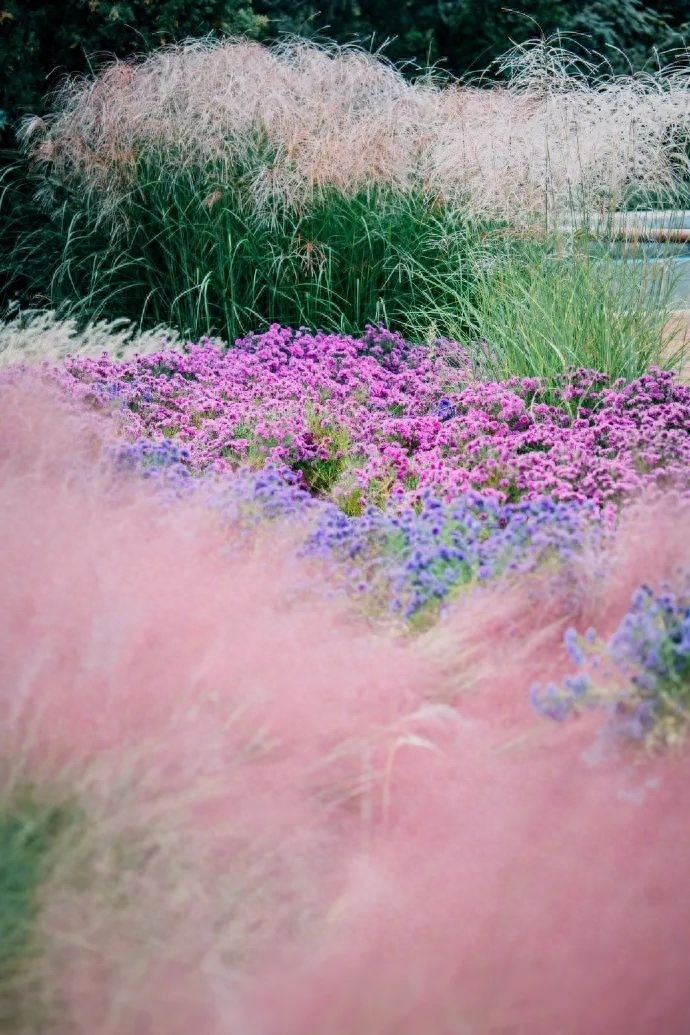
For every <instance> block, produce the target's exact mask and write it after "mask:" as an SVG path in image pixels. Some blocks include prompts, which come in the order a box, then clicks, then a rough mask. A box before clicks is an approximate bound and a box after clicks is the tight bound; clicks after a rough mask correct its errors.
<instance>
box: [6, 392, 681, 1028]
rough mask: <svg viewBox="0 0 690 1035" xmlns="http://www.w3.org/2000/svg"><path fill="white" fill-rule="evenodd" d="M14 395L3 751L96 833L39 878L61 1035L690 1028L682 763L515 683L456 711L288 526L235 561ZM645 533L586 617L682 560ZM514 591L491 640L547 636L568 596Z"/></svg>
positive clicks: (676, 539) (206, 519)
mask: <svg viewBox="0 0 690 1035" xmlns="http://www.w3.org/2000/svg"><path fill="white" fill-rule="evenodd" d="M0 404H1V405H0V477H1V478H2V484H3V494H2V500H1V502H0V534H1V535H2V543H3V552H2V561H1V562H0V592H1V594H2V600H3V610H4V619H3V624H2V626H0V672H1V678H0V686H1V687H2V688H3V689H2V693H1V694H0V735H1V736H2V744H3V750H2V756H3V759H5V760H9V763H10V765H11V766H12V767H13V770H14V777H13V778H14V779H16V778H17V774H18V773H20V774H21V776H22V778H24V779H27V780H32V781H34V782H36V783H37V785H39V786H40V784H41V782H42V781H56V780H58V781H60V785H61V786H65V787H69V788H71V790H72V793H73V794H74V795H75V796H76V798H77V800H78V801H79V802H80V804H81V806H82V808H83V811H84V816H85V830H86V833H84V835H83V836H82V838H81V839H80V840H79V841H78V842H77V843H76V844H75V845H74V846H73V852H72V854H70V853H69V852H67V851H66V852H65V854H64V855H63V857H62V858H61V860H60V861H59V862H58V864H56V867H55V868H54V870H53V872H52V873H51V875H50V877H49V878H48V880H47V882H46V884H45V885H44V887H43V889H42V894H41V911H40V917H39V921H38V923H39V928H40V932H41V940H42V947H43V953H42V956H41V957H40V958H39V959H37V960H34V961H33V963H32V966H33V967H34V968H36V972H37V974H38V975H39V976H40V978H41V980H42V982H43V983H44V986H45V987H46V988H47V989H49V990H50V991H51V992H52V993H54V995H53V998H54V1000H55V1004H56V1006H55V1011H54V1016H53V1018H52V1020H51V1027H50V1028H44V1029H42V1030H43V1031H44V1032H45V1031H50V1032H54V1033H55V1035H68V1033H70V1035H72V1033H83V1035H87V1033H88V1035H106V1033H107V1035H115V1033H117V1035H188V1032H189V1031H191V1030H194V1029H197V1030H199V1031H200V1032H204V1035H227V1033H228V1032H230V1031H232V1032H242V1035H298V1033H299V1035H316V1033H318V1035H350V1033H351V1032H352V1031H354V1030H358V1031H361V1032H362V1033H363V1035H451V1033H452V1035H459V1033H464V1032H471V1033H479V1035H498V1033H499V1032H501V1033H505V1032H507V1031H515V1032H521V1033H522V1032H529V1033H530V1035H547V1033H548V1035H552V1033H554V1032H559V1033H562V1035H576V1033H579V1032H582V1031H586V1032H588V1033H592V1035H624V1033H625V1035H648V1033H650V1032H656V1031H663V1032H664V1033H669V1035H683V1033H684V1032H685V1031H686V1028H687V1017H688V1012H689V1010H690V995H689V993H688V988H689V987H690V982H689V981H688V978H689V976H690V975H689V973H688V962H687V961H688V948H689V947H690V946H689V944H688V939H689V937H690V936H689V935H688V931H689V930H690V898H689V897H688V895H687V873H688V867H689V865H690V840H689V839H688V838H687V835H686V816H687V810H688V807H689V806H690V780H689V779H688V777H689V776H690V773H689V772H688V765H689V763H688V759H687V757H685V756H679V757H677V758H668V757H667V758H656V759H654V758H640V759H635V758H633V757H632V756H630V757H628V756H627V755H626V754H625V753H624V752H623V753H621V752H617V751H612V752H610V753H608V754H606V753H604V754H603V755H601V756H600V757H598V758H597V757H595V756H593V754H592V751H591V744H592V737H593V734H594V731H595V727H596V724H595V719H594V718H592V719H591V721H590V720H589V719H587V720H583V721H582V722H580V723H579V724H575V725H573V726H570V727H564V728H561V727H553V726H551V725H550V724H548V723H544V722H540V721H539V720H537V719H535V718H534V717H533V716H532V715H530V714H529V711H528V708H527V705H525V710H524V712H523V713H522V714H520V715H517V714H515V715H514V716H513V718H512V720H511V721H510V723H509V724H508V726H509V728H508V727H507V725H506V722H505V721H504V718H503V716H502V708H503V707H504V706H509V705H508V703H507V702H502V701H501V700H499V699H498V697H497V696H496V695H495V696H493V697H491V695H487V696H486V698H484V705H483V706H477V705H475V707H473V708H472V709H465V706H464V699H463V700H461V701H460V703H459V706H458V708H457V709H451V708H450V707H448V706H446V705H444V704H442V703H441V702H442V700H443V699H444V697H445V698H446V699H447V698H448V696H449V695H450V675H452V674H453V673H452V665H451V664H450V659H451V654H450V653H449V652H450V647H448V648H447V649H446V651H442V650H441V649H440V648H438V649H437V648H434V649H430V650H427V651H425V649H424V644H423V641H411V642H401V641H396V640H393V639H391V638H390V637H389V636H388V635H386V634H384V633H378V634H375V633H374V631H372V630H371V629H369V628H367V627H366V626H364V625H363V624H361V623H359V622H358V621H357V620H356V619H355V618H354V617H353V616H352V615H351V614H348V612H347V611H346V610H344V609H343V608H340V607H339V606H338V605H337V604H335V603H333V602H332V601H328V600H326V599H324V595H323V592H322V590H321V588H320V586H319V584H318V582H316V583H314V582H311V580H310V577H307V576H306V575H304V574H302V573H301V571H302V570H301V569H300V568H299V566H298V562H297V560H296V559H295V557H294V544H293V542H292V540H291V536H290V533H289V531H288V530H285V529H282V530H281V529H280V528H279V527H278V528H276V526H274V531H273V534H272V536H271V538H270V539H269V538H268V537H265V536H264V537H261V536H259V537H258V538H257V541H256V546H255V547H254V548H249V547H247V546H246V544H245V545H244V546H243V547H241V548H240V547H239V546H238V545H237V544H236V543H235V541H234V539H233V536H232V532H231V530H228V528H227V527H221V526H220V524H219V523H218V522H217V520H216V519H214V518H213V517H212V516H210V515H209V514H208V513H207V512H205V511H204V510H203V509H202V508H201V507H200V506H198V505H196V504H194V502H193V501H186V502H183V503H180V505H179V507H176V508H170V509H165V508H162V507H161V505H160V502H159V501H158V500H157V499H156V497H155V496H154V495H153V494H151V493H150V490H149V489H148V488H147V487H146V486H145V485H140V484H139V483H138V482H136V481H135V480H134V479H132V480H131V481H127V480H123V481H121V482H120V483H116V482H114V481H113V479H112V474H111V471H110V470H109V468H108V464H107V461H106V460H105V459H104V458H103V455H104V454H103V445H104V444H107V435H108V431H107V426H106V425H105V424H102V423H98V422H96V421H94V422H92V423H91V424H90V425H87V428H88V431H87V432H85V430H84V429H85V425H84V420H85V418H84V417H83V416H82V415H80V414H79V413H78V412H77V411H72V412H66V411H65V409H64V403H60V402H58V401H57V400H56V396H55V395H54V394H53V392H51V391H49V390H48V389H47V388H45V389H44V390H43V391H39V389H38V387H37V385H36V383H35V381H34V380H33V379H32V380H31V381H29V382H26V381H24V380H23V379H22V378H17V379H15V382H14V383H11V382H7V383H5V384H4V385H3V386H2V389H1V391H0ZM99 458H100V459H99ZM658 506H659V507H660V506H661V505H660V504H659V505H658ZM648 513H649V516H645V512H644V511H643V510H642V509H641V510H640V516H639V517H636V518H634V519H631V521H630V524H629V525H628V526H625V530H624V533H623V535H622V538H621V546H620V550H619V553H620V560H619V561H616V560H615V559H614V561H613V572H614V575H613V589H612V591H611V595H610V597H609V598H608V602H607V598H606V592H607V589H606V583H596V587H595V592H596V593H597V594H603V597H602V599H601V600H600V601H599V602H597V603H595V604H594V605H591V604H590V603H588V602H587V601H588V599H589V591H588V594H587V597H586V600H585V602H582V603H580V604H579V605H578V606H579V607H580V608H581V609H582V613H583V615H584V614H585V612H587V609H588V608H589V609H590V610H592V608H593V610H594V611H596V613H597V614H599V617H601V614H604V615H605V616H606V620H608V614H609V612H608V608H610V609H611V616H610V617H611V620H612V621H613V619H614V615H613V611H614V610H615V609H617V608H618V607H619V606H621V607H622V606H624V597H625V593H626V592H627V587H628V583H629V584H630V585H632V584H633V583H634V582H635V580H636V579H637V578H638V577H647V574H648V573H649V572H650V570H651V567H652V566H655V571H657V572H660V573H664V574H665V573H666V569H667V568H668V569H669V570H670V569H671V568H672V562H673V550H674V548H677V550H678V551H683V550H685V549H687V548H686V547H683V544H682V537H681V536H680V533H678V534H676V533H674V532H673V526H672V516H671V515H670V514H668V515H667V516H666V517H663V515H661V511H660V510H658V511H657V512H654V511H650V512H648ZM662 518H663V520H662ZM645 522H646V523H645ZM670 533H672V534H671V535H670V538H669V534H670ZM652 538H653V539H654V542H655V544H656V545H652V542H651V540H652ZM676 556H677V557H678V559H679V561H680V560H682V559H683V557H684V556H685V554H684V553H683V552H680V553H678V554H676ZM616 572H618V574H616ZM574 578H576V576H574ZM582 579H584V576H583V577H582ZM576 584H577V585H581V586H584V585H586V583H585V582H584V581H582V580H581V581H580V582H579V583H578V582H577V579H576ZM531 585H532V586H533V587H534V586H535V585H537V586H538V583H532V584H531ZM505 595H506V599H507V601H508V602H507V603H506V605H505V608H504V612H503V613H504V615H505V621H504V622H502V623H501V624H500V626H499V627H498V628H497V629H496V634H497V637H498V636H500V637H501V638H503V639H504V640H505V642H508V643H511V642H514V640H511V637H514V636H515V630H516V625H515V619H516V617H517V616H522V617H521V620H522V623H523V625H522V629H523V631H524V633H525V636H526V637H527V638H528V639H529V638H532V637H535V636H536V635H537V634H538V632H539V628H540V625H541V623H542V622H543V620H544V618H545V617H546V616H547V614H548V608H547V607H544V608H543V609H542V610H541V611H540V610H539V609H532V610H531V611H529V612H525V610H524V604H525V601H526V600H528V599H529V594H527V596H526V591H525V590H523V588H522V587H518V588H516V589H515V590H511V591H506V594H505ZM573 599H575V600H576V601H577V600H579V599H580V598H579V597H577V594H576V595H575V597H574V598H573ZM487 600H490V597H481V598H480V597H471V598H469V599H468V605H467V606H468V611H467V615H468V617H467V619H466V621H467V622H468V623H469V622H470V621H471V620H472V616H473V615H474V617H475V619H476V629H477V631H478V632H479V631H480V630H481V629H482V621H481V616H482V612H484V613H487V612H488V611H490V610H491V607H487V603H486V601H487ZM625 603H627V601H626V602H625ZM570 606H573V605H572V603H571V605H570ZM473 608H474V610H473ZM521 608H522V610H521ZM511 613H512V617H511ZM556 617H558V615H557V616H556ZM587 617H588V618H589V613H588V614H587ZM463 621H465V619H464V618H461V616H460V611H458V614H457V617H452V616H451V617H450V618H449V619H448V630H447V631H448V642H449V643H452V641H453V638H455V640H456V648H455V649H456V655H455V666H456V669H460V668H461V666H462V665H463V663H464V653H465V650H464V647H463V642H462V636H461V631H462V630H460V629H457V628H456V627H455V625H454V623H460V624H462V622H463ZM466 628H467V629H468V628H469V626H466ZM429 642H430V641H429ZM498 642H499V641H498V640H497V639H496V638H494V639H491V640H484V641H483V646H484V650H485V651H486V652H487V653H490V654H491V656H492V658H493V659H494V662H493V664H494V675H493V679H494V682H495V684H496V685H497V686H498V685H499V684H501V685H504V684H505V685H506V686H508V685H509V686H511V687H514V692H515V694H516V695H517V694H518V693H520V694H522V696H523V699H525V700H526V691H527V685H525V686H524V689H522V690H521V689H520V681H521V678H520V677H521V674H522V672H521V665H522V657H521V656H519V664H516V663H515V661H514V659H513V658H512V657H511V656H510V653H509V652H505V653H503V654H500V653H499V652H498V651H497V649H496V648H497V643H498ZM532 649H533V651H534V652H536V653H537V654H538V656H539V657H540V658H542V659H544V661H545V662H547V663H549V653H548V651H547V650H545V648H544V646H543V644H540V643H536V644H535V643H533V644H532ZM535 656H536V655H535ZM449 670H451V671H450V675H449ZM46 994H47V993H46Z"/></svg>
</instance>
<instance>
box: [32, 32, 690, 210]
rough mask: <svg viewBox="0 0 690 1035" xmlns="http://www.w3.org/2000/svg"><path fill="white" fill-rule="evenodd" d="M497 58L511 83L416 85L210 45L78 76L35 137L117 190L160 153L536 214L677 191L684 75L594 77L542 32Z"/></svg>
mask: <svg viewBox="0 0 690 1035" xmlns="http://www.w3.org/2000/svg"><path fill="white" fill-rule="evenodd" d="M501 71H502V73H503V72H505V73H506V74H507V76H508V78H507V81H506V82H505V83H503V84H501V83H500V82H499V81H496V83H494V85H493V87H492V88H491V89H481V90H480V89H476V88H473V87H469V86H466V85H463V84H462V83H459V82H457V81H448V80H446V82H445V83H442V82H440V81H439V79H438V77H436V78H434V76H433V75H426V76H424V77H421V78H420V79H418V80H417V81H415V82H411V81H409V80H406V79H405V78H404V77H403V75H402V73H401V71H400V70H399V69H397V68H395V67H394V66H393V65H391V64H390V63H388V62H387V61H385V60H384V59H383V58H382V57H381V56H380V55H372V54H369V53H366V52H364V51H362V50H359V49H357V48H354V47H335V46H332V47H323V46H317V45H315V44H313V43H309V42H306V41H304V40H292V41H289V42H284V43H281V44H279V45H275V46H273V47H266V46H261V45H259V44H257V43H253V42H249V41H247V40H240V39H226V40H224V41H221V42H213V41H210V40H197V41H190V42H187V43H184V44H181V45H179V46H175V47H171V48H166V49H162V50H160V51H157V52H156V53H154V54H151V55H150V56H148V57H146V58H145V59H143V60H137V61H132V62H129V63H123V62H116V63H114V64H112V65H110V66H109V67H107V68H105V69H104V70H103V71H102V72H101V74H100V75H98V76H97V77H96V78H95V79H69V80H67V81H66V82H65V84H64V86H63V88H62V90H61V92H60V93H59V95H58V96H57V98H56V101H55V108H54V112H53V114H52V115H49V116H47V117H46V118H44V119H32V120H29V121H27V123H26V124H25V127H24V139H25V142H26V145H27V147H28V149H29V152H30V154H31V155H32V156H33V158H34V159H35V160H36V161H37V162H39V163H43V164H45V165H46V166H48V167H49V168H50V169H51V171H52V172H53V173H55V174H57V175H58V177H60V178H62V179H65V178H66V179H72V178H73V177H76V178H77V179H78V180H79V181H80V182H81V183H82V184H83V185H85V186H86V187H88V188H91V189H93V190H95V191H96V192H98V193H99V194H100V195H101V196H102V198H103V199H106V198H107V199H109V200H111V201H112V200H113V199H114V198H116V197H117V196H118V195H119V194H120V193H121V192H122V191H123V190H124V189H126V187H127V186H128V184H129V183H131V182H132V177H133V176H135V175H136V169H137V162H138V161H139V160H141V159H142V157H152V156H158V158H159V159H160V160H161V161H164V162H167V163H169V164H170V166H171V168H172V169H174V168H176V167H180V166H186V165H192V166H194V167H203V166H205V165H207V164H209V163H219V166H218V175H219V178H220V179H221V180H222V179H223V176H224V175H225V176H226V177H227V178H228V179H231V178H232V177H233V175H236V170H237V169H238V168H242V169H243V170H244V171H245V175H246V181H247V183H248V185H249V190H250V194H253V196H254V200H255V203H256V204H257V205H258V206H259V207H261V206H264V205H266V204H268V203H269V202H271V201H272V200H276V199H278V200H281V201H287V202H288V203H291V204H297V205H301V204H303V203H304V202H305V201H307V200H308V199H309V198H310V197H312V196H313V193H314V191H317V192H318V191H319V190H320V189H322V188H326V187H335V188H336V189H337V190H339V191H342V192H344V193H346V194H352V193H356V192H357V191H360V190H362V189H365V188H367V187H369V186H371V185H386V186H393V187H394V188H397V189H399V190H402V191H409V190H414V189H422V190H426V191H429V192H431V193H432V194H433V195H434V196H438V197H439V199H441V200H444V201H450V202H452V203H455V204H461V203H462V204H468V205H469V208H470V211H471V212H472V213H474V214H477V215H485V214H486V215H494V216H496V215H499V216H508V217H510V218H517V219H527V220H528V221H529V220H533V219H534V217H535V216H538V217H540V218H542V219H543V217H544V216H546V217H547V219H548V218H550V216H551V215H552V214H553V215H554V217H556V216H557V215H559V214H562V213H563V212H565V211H571V210H572V209H573V207H575V208H583V207H584V208H585V209H586V210H587V211H591V212H597V211H602V210H606V211H609V210H613V209H615V208H617V207H618V206H619V205H620V204H621V203H623V202H624V200H625V197H626V194H627V193H628V192H630V191H631V190H635V191H638V192H639V191H642V192H645V191H655V192H656V193H657V194H659V193H660V192H662V193H663V192H666V193H668V195H669V197H671V196H675V195H676V194H677V192H678V189H679V184H680V181H681V179H682V176H683V175H685V174H687V171H688V165H689V160H688V142H689V141H690V76H689V74H688V71H687V70H678V69H675V70H669V71H667V72H665V71H659V72H658V73H655V74H648V75H628V76H612V75H609V74H606V72H605V70H604V71H601V70H599V71H598V72H596V70H593V69H592V68H591V67H589V68H588V72H589V74H588V75H587V76H585V75H582V74H581V73H582V68H581V66H578V65H577V64H575V63H574V60H573V59H572V57H571V56H570V55H568V54H567V52H565V51H564V50H562V49H560V48H558V47H554V46H551V45H550V44H549V43H548V42H544V41H540V42H538V43H534V44H531V45H525V46H524V47H522V48H520V49H519V50H518V51H515V52H513V53H512V54H511V55H509V56H508V57H507V58H506V60H505V61H504V64H503V66H502V69H501ZM594 72H596V75H595V77H594V78H592V75H593V74H594Z"/></svg>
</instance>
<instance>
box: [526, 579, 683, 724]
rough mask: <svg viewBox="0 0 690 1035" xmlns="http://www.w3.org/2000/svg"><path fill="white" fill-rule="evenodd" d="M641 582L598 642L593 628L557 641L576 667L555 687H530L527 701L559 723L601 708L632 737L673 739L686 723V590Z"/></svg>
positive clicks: (571, 631) (574, 632) (571, 630)
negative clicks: (606, 636) (627, 606)
mask: <svg viewBox="0 0 690 1035" xmlns="http://www.w3.org/2000/svg"><path fill="white" fill-rule="evenodd" d="M688 585H690V584H686V587H685V589H684V591H682V592H679V593H675V592H673V591H672V590H670V589H665V590H664V591H663V592H661V593H655V592H654V591H653V590H652V589H651V588H650V587H649V586H646V585H644V586H642V587H641V588H640V589H639V590H638V591H637V592H636V593H635V595H634V597H633V599H632V604H631V607H630V610H629V611H628V613H627V614H626V615H625V616H624V618H623V619H622V621H621V623H620V625H619V626H618V629H617V630H616V632H615V633H614V634H613V636H612V637H611V638H610V639H609V640H608V641H607V642H605V643H604V642H602V641H601V640H600V639H599V638H598V637H597V635H596V633H595V631H594V630H593V629H589V630H588V631H587V632H586V633H585V634H584V636H578V634H577V633H576V631H575V629H572V628H571V629H568V631H567V633H566V636H565V642H566V646H567V648H568V651H569V653H570V656H571V658H572V660H573V661H574V662H575V664H576V665H577V666H578V668H579V669H580V671H579V672H578V674H576V675H572V676H568V677H566V679H565V680H564V681H563V684H562V686H561V687H559V686H557V685H556V684H555V683H549V684H548V685H547V686H546V687H545V689H542V688H541V687H540V686H538V685H535V686H534V687H533V688H532V693H531V697H532V703H533V704H534V706H535V708H536V709H537V711H539V712H540V713H541V714H543V715H546V716H548V717H549V718H552V719H556V720H558V721H563V720H565V719H567V718H568V717H570V716H572V715H575V714H577V713H578V712H579V711H581V710H582V708H584V707H589V708H592V707H594V708H599V707H603V708H606V709H607V710H608V711H609V712H610V714H611V718H612V720H613V724H614V727H615V728H616V730H617V731H618V732H620V733H622V734H624V735H625V736H627V737H632V738H633V739H635V740H644V741H647V742H652V743H659V742H660V743H674V742H675V741H677V740H678V739H679V737H680V736H681V735H682V733H683V732H684V731H685V728H686V727H687V725H688V723H689V722H690V592H689V590H688Z"/></svg>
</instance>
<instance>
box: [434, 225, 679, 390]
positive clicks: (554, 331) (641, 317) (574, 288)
mask: <svg viewBox="0 0 690 1035" xmlns="http://www.w3.org/2000/svg"><path fill="white" fill-rule="evenodd" d="M667 272H668V271H667V269H666V266H665V265H664V263H649V262H642V263H638V264H636V263H629V262H623V261H614V260H613V259H611V258H610V257H607V256H599V257H597V256H595V255H590V254H588V253H586V252H579V253H578V252H577V251H572V252H570V254H559V249H555V250H554V249H553V248H551V247H544V246H540V245H538V244H536V243H534V244H529V245H527V244H515V243H511V242H510V241H509V240H506V242H505V244H504V247H503V248H502V249H501V248H499V247H497V248H496V250H495V252H494V255H493V257H492V258H491V259H490V261H489V262H488V263H487V264H486V265H485V267H484V269H483V270H481V271H478V272H477V276H476V280H475V283H474V287H473V292H472V295H471V296H468V295H466V294H464V293H463V294H459V295H458V297H457V298H456V300H455V304H454V305H446V306H445V307H442V308H439V307H438V306H436V305H435V303H434V301H433V298H432V293H431V291H430V295H429V303H428V305H427V307H426V308H425V309H422V310H420V312H419V313H417V314H416V318H415V321H414V322H415V323H416V332H417V335H418V336H419V335H423V333H424V331H425V328H427V329H428V328H429V327H433V330H434V333H439V332H440V333H441V334H444V335H447V336H448V337H451V338H455V337H461V338H462V337H465V336H469V337H470V338H471V339H472V340H473V341H474V342H475V346H474V356H473V359H474V361H475V366H476V369H477V373H478V374H480V375H481V376H485V377H487V376H488V377H495V378H504V377H511V376H514V375H517V376H521V377H545V378H547V379H552V378H554V377H557V376H559V375H562V374H563V373H564V372H566V371H568V370H570V369H573V368H579V367H586V368H590V369H595V370H602V371H605V372H606V373H607V374H609V376H611V377H613V378H615V377H625V378H633V377H637V376H639V375H640V374H642V373H644V371H645V370H647V369H648V367H649V365H650V364H651V363H654V362H658V361H659V360H660V357H661V353H662V349H663V346H664V344H665V343H664V340H663V330H664V326H665V324H666V322H667V320H668V313H669V306H668V301H667V300H668V294H669V292H668V280H667V276H666V274H667ZM427 334H428V330H427ZM672 361H673V358H672V357H671V362H672Z"/></svg>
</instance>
